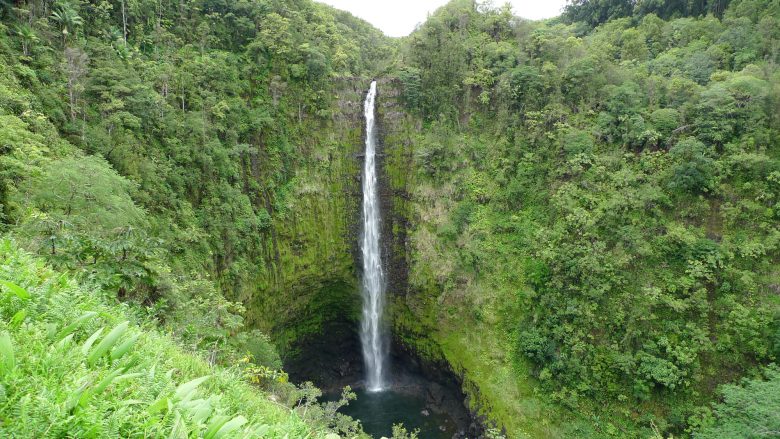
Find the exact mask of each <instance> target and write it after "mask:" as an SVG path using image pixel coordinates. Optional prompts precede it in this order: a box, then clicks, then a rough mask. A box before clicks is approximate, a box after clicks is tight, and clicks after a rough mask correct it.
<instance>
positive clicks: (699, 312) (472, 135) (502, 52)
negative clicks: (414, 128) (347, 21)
mask: <svg viewBox="0 0 780 439" xmlns="http://www.w3.org/2000/svg"><path fill="white" fill-rule="evenodd" d="M648 3H649V2H648ZM662 3H663V4H665V5H668V4H669V2H665V3H664V2H662ZM683 3H684V2H683ZM610 4H614V5H618V4H629V2H600V1H599V2H595V1H593V2H581V3H577V4H573V5H571V6H570V7H569V13H568V14H567V16H568V19H575V20H586V18H585V17H580V16H576V14H575V15H572V13H573V11H577V10H578V9H580V8H588V7H601V6H606V5H610ZM659 4H660V3H659ZM643 5H645V2H639V3H637V8H640V6H643ZM708 7H709V6H708ZM706 10H708V9H702V10H697V11H691V12H690V14H691V15H693V16H684V15H686V14H688V12H686V11H684V10H683V11H679V12H675V13H664V14H662V15H663V16H664V17H679V18H671V19H669V20H664V19H663V18H660V17H659V16H658V15H656V14H655V13H653V12H659V11H654V10H644V12H641V13H639V12H637V13H634V14H633V15H632V14H631V13H630V11H629V13H626V14H624V13H615V14H609V15H608V16H605V17H602V18H599V19H597V20H593V21H591V22H590V23H589V24H590V25H596V24H599V23H601V24H600V25H599V26H598V27H595V28H594V29H590V28H588V27H585V26H582V24H581V23H580V24H578V23H574V24H570V25H567V24H564V23H562V22H560V21H558V20H552V21H549V22H546V23H531V22H525V21H517V20H515V19H513V18H512V16H511V14H509V12H508V11H507V10H506V9H490V8H483V7H479V6H476V5H475V3H474V2H471V1H467V0H464V1H455V2H452V3H450V4H449V5H448V6H446V7H444V8H442V9H440V10H439V11H438V12H437V13H436V14H435V15H434V16H432V17H431V18H430V19H429V20H428V21H427V22H426V23H425V24H424V25H423V26H422V27H421V28H420V29H419V30H418V31H416V32H415V33H414V34H413V35H412V36H411V37H410V38H409V41H408V44H407V45H406V46H405V47H404V50H403V51H402V54H403V56H404V61H405V63H406V65H407V66H408V67H406V68H405V70H404V71H403V72H402V73H401V74H400V75H399V80H400V82H401V86H402V89H403V96H402V101H403V102H404V103H405V105H406V106H407V107H408V108H409V109H410V111H411V112H413V113H415V114H419V115H420V116H421V117H422V118H423V119H425V120H427V123H426V124H425V128H424V129H423V131H422V133H407V134H402V136H403V135H408V136H409V139H408V140H405V142H406V143H407V144H410V145H411V146H410V147H409V148H408V151H407V152H406V153H405V154H407V157H408V160H410V161H411V162H412V163H413V166H414V169H415V171H416V173H415V174H413V175H411V176H410V177H409V178H408V179H407V181H405V182H403V187H402V189H405V190H407V191H409V192H411V196H412V199H413V202H412V203H411V205H409V203H403V202H399V204H401V205H403V206H404V208H405V209H406V211H405V212H402V214H403V215H406V216H407V217H408V218H409V222H410V223H411V224H413V226H412V229H413V230H412V238H411V240H412V244H413V248H412V249H411V251H410V253H409V259H410V260H411V262H412V268H411V274H410V280H411V292H412V294H411V295H410V296H409V297H407V298H404V299H402V300H401V303H400V305H401V308H400V309H401V311H399V312H412V313H413V314H414V315H416V316H417V317H416V318H412V319H411V320H409V321H406V322H400V323H399V324H398V325H399V326H400V327H403V326H404V325H407V326H409V327H410V328H411V329H408V330H411V331H413V332H414V333H426V332H431V333H434V334H436V333H437V332H438V333H439V334H440V335H439V336H438V340H440V341H441V342H442V343H443V344H444V345H445V346H446V344H447V343H449V342H450V341H449V340H451V339H452V337H451V335H450V334H451V333H456V334H459V336H460V337H462V338H465V337H468V336H466V335H464V334H463V332H469V331H474V330H475V328H481V331H482V335H481V336H477V337H474V339H476V340H486V339H491V338H496V339H498V341H496V342H494V343H495V344H496V346H494V347H492V348H491V347H486V346H487V345H486V342H484V341H479V342H478V343H479V344H480V345H481V346H480V347H478V348H477V349H475V351H476V352H475V354H474V355H490V356H496V357H498V358H496V359H495V360H494V361H497V362H498V364H503V365H505V366H504V367H507V368H511V369H513V370H514V371H515V372H514V373H513V374H510V375H513V376H514V378H504V379H501V380H499V382H497V383H494V384H495V386H496V388H497V389H502V388H507V387H508V386H510V385H511V384H508V383H510V382H511V381H514V380H517V381H520V382H522V381H526V380H527V378H524V377H526V376H527V374H529V373H532V374H533V375H534V376H535V377H536V378H537V379H538V380H539V383H540V387H539V389H540V390H542V389H543V391H545V392H546V393H547V395H548V397H547V398H544V399H547V400H550V399H551V400H556V401H560V402H561V403H563V404H565V405H568V406H570V407H572V408H573V409H574V410H575V411H577V412H581V413H584V414H586V415H587V416H590V414H591V413H604V412H605V411H607V412H609V411H610V410H611V411H612V412H613V413H614V414H615V416H613V417H612V419H611V420H610V421H597V422H596V425H597V426H598V427H597V428H598V429H599V430H600V431H601V433H609V432H610V431H611V430H614V431H618V430H616V428H617V429H620V428H622V429H624V432H626V430H625V429H629V430H632V431H633V430H634V429H635V428H636V427H637V426H639V427H644V428H647V429H648V432H649V430H650V427H651V424H654V425H656V426H657V427H658V428H660V429H661V431H669V432H674V433H675V434H681V433H685V431H686V429H689V428H690V427H691V426H695V424H696V423H697V422H699V421H697V419H698V416H696V413H698V409H697V408H696V407H698V406H699V405H700V404H703V403H705V402H706V401H707V399H708V398H709V397H710V395H711V392H712V390H713V389H714V387H715V386H716V385H717V384H719V383H723V382H727V381H729V380H731V379H733V378H735V377H738V376H741V375H743V374H746V373H749V372H750V371H751V370H753V369H754V368H755V366H756V365H759V364H766V363H768V362H771V361H776V360H777V359H778V356H779V355H780V349H779V348H780V345H778V343H777V331H778V328H780V300H779V299H780V297H778V294H777V293H778V288H779V287H778V281H777V279H778V278H780V265H779V264H778V260H779V259H778V258H780V210H779V209H778V207H779V206H780V204H778V203H779V202H780V185H779V184H778V177H780V143H779V142H778V139H780V119H778V111H777V109H778V108H780V85H779V84H780V69H778V68H777V65H778V62H780V33H778V29H780V5H778V3H777V2H773V1H758V0H744V1H732V2H731V3H730V5H729V7H728V8H727V9H725V11H724V12H723V15H722V19H719V18H718V17H716V16H713V15H706V16H705V15H704V13H705V12H706ZM623 16H625V17H624V18H615V17H623ZM610 17H611V18H613V19H611V20H608V19H609V18H610ZM588 20H589V19H588ZM602 22H603V23H602ZM414 292H418V294H414ZM403 309H408V310H409V311H403ZM420 317H423V322H426V321H427V322H428V326H424V327H423V328H420V323H419V321H418V319H419V318H420ZM464 319H467V320H466V321H469V322H470V323H468V324H466V325H465V326H466V327H467V328H469V329H466V330H465V331H460V330H459V329H457V328H458V327H459V326H460V325H463V322H464ZM448 322H450V323H448ZM442 327H445V328H446V329H444V330H442V329H438V330H437V328H442ZM488 344H489V343H488ZM463 349H464V346H463V345H460V346H457V347H453V348H451V350H450V351H449V352H448V351H447V350H446V349H445V352H444V354H445V356H449V358H450V359H451V360H453V359H454V360H455V361H456V362H461V363H462V364H463V365H467V364H471V365H472V367H474V366H473V363H479V362H484V361H485V360H484V358H482V359H478V360H475V361H472V360H470V359H469V358H468V357H469V356H470V355H469V354H467V353H464V351H463ZM502 357H503V358H502ZM464 367H466V366H464ZM493 367H495V365H494V366H493ZM480 368H481V367H479V366H477V367H476V368H475V370H474V374H475V376H477V378H475V380H476V381H478V383H477V384H478V386H479V384H480V383H479V381H481V384H482V386H481V387H482V388H483V389H490V388H491V386H493V385H494V384H491V383H493V378H490V377H488V376H481V375H480V374H481V372H480ZM467 369H468V367H467ZM486 375H487V374H486ZM479 376H481V378H480V377H479ZM518 386H520V387H522V385H521V384H518ZM532 387H533V386H532ZM488 391H489V390H488ZM518 392H519V394H522V393H523V392H522V391H518ZM491 393H492V392H491ZM501 393H502V391H501V390H497V391H496V392H495V394H491V395H490V397H489V398H488V400H489V402H488V404H489V405H490V404H491V403H493V404H495V405H497V406H498V410H505V412H504V413H503V415H502V416H501V417H502V418H504V420H505V422H506V423H507V424H509V425H511V426H513V427H516V428H517V430H514V434H517V435H518V436H520V435H521V430H523V429H526V428H528V425H529V424H531V423H532V421H523V420H518V418H517V417H515V418H514V419H512V416H513V415H512V413H515V412H517V411H518V410H520V408H517V407H515V408H512V407H513V404H514V403H513V402H511V401H506V402H496V400H500V399H502V398H503V397H502V396H501ZM505 393H507V394H511V393H512V392H508V391H507V392H505ZM529 393H530V395H529ZM533 394H534V393H533V392H530V391H529V392H526V393H525V395H523V396H522V397H528V398H532V397H533ZM510 398H517V395H515V396H510ZM594 401H597V402H598V403H599V404H601V405H602V407H601V408H595V407H594V405H593V402H594ZM610 407H611V408H610ZM594 416H595V415H594ZM621 419H624V420H621ZM534 434H535V435H540V434H543V435H555V434H558V435H567V434H572V433H561V432H557V433H556V432H551V431H547V432H543V433H542V432H536V433H532V435H534ZM593 434H595V433H593ZM631 434H634V433H631ZM645 434H648V433H645Z"/></svg>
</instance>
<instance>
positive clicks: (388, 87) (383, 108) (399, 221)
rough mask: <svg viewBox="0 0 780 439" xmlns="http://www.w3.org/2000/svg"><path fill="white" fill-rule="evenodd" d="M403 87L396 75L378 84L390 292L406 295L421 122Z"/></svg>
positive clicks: (385, 252)
mask: <svg viewBox="0 0 780 439" xmlns="http://www.w3.org/2000/svg"><path fill="white" fill-rule="evenodd" d="M400 87H401V84H400V83H399V81H398V80H397V79H394V78H384V79H381V80H379V81H378V84H377V110H376V113H377V124H378V127H379V143H378V149H377V151H378V153H379V155H378V165H379V190H380V198H381V201H382V212H383V216H382V243H383V247H382V250H383V257H384V260H385V266H386V267H387V292H388V294H389V295H391V296H397V295H405V294H406V292H407V288H408V273H409V268H408V264H407V260H406V258H407V254H408V249H407V230H408V228H409V215H408V209H409V207H410V205H409V192H408V191H409V186H408V185H409V183H410V181H409V178H408V176H409V173H410V172H411V171H412V136H413V134H414V128H415V127H416V125H417V122H416V121H415V120H414V118H413V117H411V116H409V115H407V114H406V113H405V112H404V111H403V106H402V103H401V100H400V99H401V93H400V90H401V88H400Z"/></svg>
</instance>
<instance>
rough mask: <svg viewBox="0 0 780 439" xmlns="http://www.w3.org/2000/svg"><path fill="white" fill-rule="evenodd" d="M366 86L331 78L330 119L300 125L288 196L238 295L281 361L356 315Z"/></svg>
mask: <svg viewBox="0 0 780 439" xmlns="http://www.w3.org/2000/svg"><path fill="white" fill-rule="evenodd" d="M368 84H369V81H367V80H363V79H340V80H335V81H334V83H333V86H332V90H331V92H332V96H331V99H332V105H331V115H330V117H329V118H328V119H327V120H321V119H320V120H313V119H308V120H307V119H303V120H301V124H300V125H301V132H300V136H299V138H300V141H299V144H298V145H294V147H295V149H296V151H297V153H298V154H299V156H300V161H299V162H298V163H297V164H296V170H295V177H294V178H293V180H292V183H291V184H290V186H289V189H288V190H289V194H290V195H289V196H288V197H287V201H286V202H285V204H284V205H282V206H281V209H283V211H276V212H272V217H273V218H274V221H273V223H272V225H271V227H270V229H269V231H268V232H267V236H266V237H265V238H266V239H265V240H264V241H265V242H266V243H267V245H266V247H265V249H264V252H265V254H264V255H263V265H262V266H259V267H253V268H252V269H250V270H248V271H253V272H254V273H255V275H254V277H253V278H252V279H250V280H249V281H248V282H246V287H245V288H244V290H243V291H241V293H240V294H241V298H242V299H243V301H244V303H245V304H246V306H247V317H248V319H249V323H250V325H252V326H254V327H256V328H259V329H261V330H264V331H266V332H267V333H269V334H271V337H272V338H273V339H274V341H275V343H276V344H277V345H278V346H279V347H280V348H281V351H282V354H283V355H285V356H290V355H294V354H295V352H294V350H291V349H292V348H293V345H294V344H298V343H299V342H302V341H304V340H305V339H307V338H309V337H312V336H316V335H319V334H322V333H323V332H324V331H325V330H326V328H328V331H329V332H332V331H350V330H353V328H354V326H355V325H354V323H355V322H356V320H357V318H358V313H359V292H358V286H357V280H356V279H357V273H356V268H355V267H356V266H358V265H356V263H355V262H356V257H357V247H356V246H357V239H356V236H357V235H356V234H357V231H358V230H359V229H358V228H359V222H358V221H359V218H360V216H359V215H360V171H361V167H360V164H361V162H360V154H361V153H362V148H363V136H364V134H363V125H364V122H363V98H364V93H365V90H366V89H367V88H368ZM269 207H271V206H270V205H269ZM281 209H280V210H281ZM334 322H336V323H337V324H336V327H335V328H334Z"/></svg>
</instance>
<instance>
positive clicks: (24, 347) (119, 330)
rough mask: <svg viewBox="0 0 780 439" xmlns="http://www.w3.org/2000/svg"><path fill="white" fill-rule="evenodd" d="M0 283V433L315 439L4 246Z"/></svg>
mask: <svg viewBox="0 0 780 439" xmlns="http://www.w3.org/2000/svg"><path fill="white" fill-rule="evenodd" d="M0 277H1V278H2V279H3V281H2V282H0V283H1V284H2V286H1V287H0V288H1V289H2V291H0V294H2V296H1V297H0V314H2V321H1V322H0V376H2V389H3V392H2V405H0V413H1V414H2V418H3V422H2V424H0V434H1V435H2V436H3V437H39V438H43V437H84V438H88V437H89V438H103V437H212V438H219V437H260V436H262V437H278V438H281V437H290V436H292V437H304V436H308V437H326V434H327V430H326V429H325V428H323V427H319V428H317V427H313V426H312V424H307V423H306V422H304V420H303V417H305V414H304V415H303V416H302V415H301V414H302V413H305V412H304V411H303V410H297V411H294V410H290V409H288V408H286V407H285V406H284V405H281V404H279V403H276V402H273V401H272V400H270V399H269V398H268V395H267V394H265V393H264V392H260V391H259V390H258V389H257V388H253V387H252V386H250V385H249V383H248V382H247V381H246V380H245V379H244V376H245V375H246V371H243V370H241V369H240V368H235V367H234V368H212V367H210V366H209V365H208V364H207V363H206V362H205V361H204V360H202V359H201V358H199V357H197V356H193V355H192V354H191V353H187V352H185V351H184V350H182V348H181V347H180V346H178V345H177V344H176V343H175V342H174V340H172V339H171V338H170V337H169V336H166V335H163V334H161V333H159V332H158V331H156V330H154V329H151V328H149V327H148V325H146V324H144V323H142V322H140V321H139V320H138V317H137V316H136V315H135V313H134V312H133V309H132V308H131V307H127V306H123V305H119V304H117V303H116V301H115V299H113V297H111V296H110V295H106V296H103V294H102V293H101V292H99V291H95V290H91V289H88V288H85V287H83V286H81V285H79V284H78V283H76V282H75V281H74V280H73V279H71V278H69V277H68V276H66V275H63V274H61V273H57V272H53V271H52V270H51V269H49V268H47V267H46V266H45V265H44V264H43V263H42V261H40V260H36V259H33V258H31V257H30V256H29V255H27V254H24V253H23V252H21V251H19V250H18V249H17V248H16V247H15V246H14V245H12V243H11V242H9V241H7V240H4V241H2V242H0ZM139 323H140V326H139Z"/></svg>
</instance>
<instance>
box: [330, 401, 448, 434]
mask: <svg viewBox="0 0 780 439" xmlns="http://www.w3.org/2000/svg"><path fill="white" fill-rule="evenodd" d="M355 393H356V394H357V397H358V399H357V400H356V401H352V402H350V404H349V406H347V407H344V408H343V409H342V410H341V411H342V412H343V413H344V414H347V415H349V416H351V417H353V418H355V419H358V420H360V422H361V424H363V430H365V432H366V433H368V434H370V435H372V436H374V437H375V438H380V437H382V436H386V437H390V436H392V429H393V424H398V423H403V424H404V426H405V427H406V429H407V430H408V431H410V432H411V431H412V430H414V429H419V430H420V433H419V437H420V439H451V438H452V437H453V435H454V434H455V433H456V432H457V427H456V425H455V421H454V420H453V419H452V418H451V417H450V416H449V415H447V414H444V413H436V412H435V411H433V410H432V409H431V408H430V407H429V406H428V405H427V398H426V397H425V396H424V395H416V394H413V393H404V392H398V391H393V390H386V391H384V392H367V391H365V390H363V389H358V390H356V391H355Z"/></svg>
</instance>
